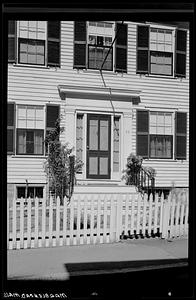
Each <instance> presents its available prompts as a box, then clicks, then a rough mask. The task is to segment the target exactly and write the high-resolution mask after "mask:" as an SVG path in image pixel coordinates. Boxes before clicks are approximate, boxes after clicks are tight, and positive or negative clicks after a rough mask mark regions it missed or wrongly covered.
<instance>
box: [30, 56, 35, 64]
mask: <svg viewBox="0 0 196 300" xmlns="http://www.w3.org/2000/svg"><path fill="white" fill-rule="evenodd" d="M28 63H29V64H36V55H35V54H29V55H28Z"/></svg>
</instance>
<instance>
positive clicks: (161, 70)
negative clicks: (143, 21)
mask: <svg viewBox="0 0 196 300" xmlns="http://www.w3.org/2000/svg"><path fill="white" fill-rule="evenodd" d="M173 45H174V43H173V32H172V31H171V30H164V29H156V28H151V29H150V73H151V74H162V75H173V50H174V47H173Z"/></svg>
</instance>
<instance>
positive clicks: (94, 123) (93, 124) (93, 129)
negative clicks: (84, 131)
mask: <svg viewBox="0 0 196 300" xmlns="http://www.w3.org/2000/svg"><path fill="white" fill-rule="evenodd" d="M89 131H90V133H89V150H98V120H90V122H89Z"/></svg>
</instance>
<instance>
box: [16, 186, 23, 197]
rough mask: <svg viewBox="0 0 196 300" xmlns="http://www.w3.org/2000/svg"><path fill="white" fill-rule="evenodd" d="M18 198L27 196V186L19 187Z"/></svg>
mask: <svg viewBox="0 0 196 300" xmlns="http://www.w3.org/2000/svg"><path fill="white" fill-rule="evenodd" d="M17 198H25V187H17Z"/></svg>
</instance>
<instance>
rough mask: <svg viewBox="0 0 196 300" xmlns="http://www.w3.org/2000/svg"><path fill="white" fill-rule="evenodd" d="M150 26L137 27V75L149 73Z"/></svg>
mask: <svg viewBox="0 0 196 300" xmlns="http://www.w3.org/2000/svg"><path fill="white" fill-rule="evenodd" d="M148 64H149V26H138V27H137V73H148V72H149V67H148Z"/></svg>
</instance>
